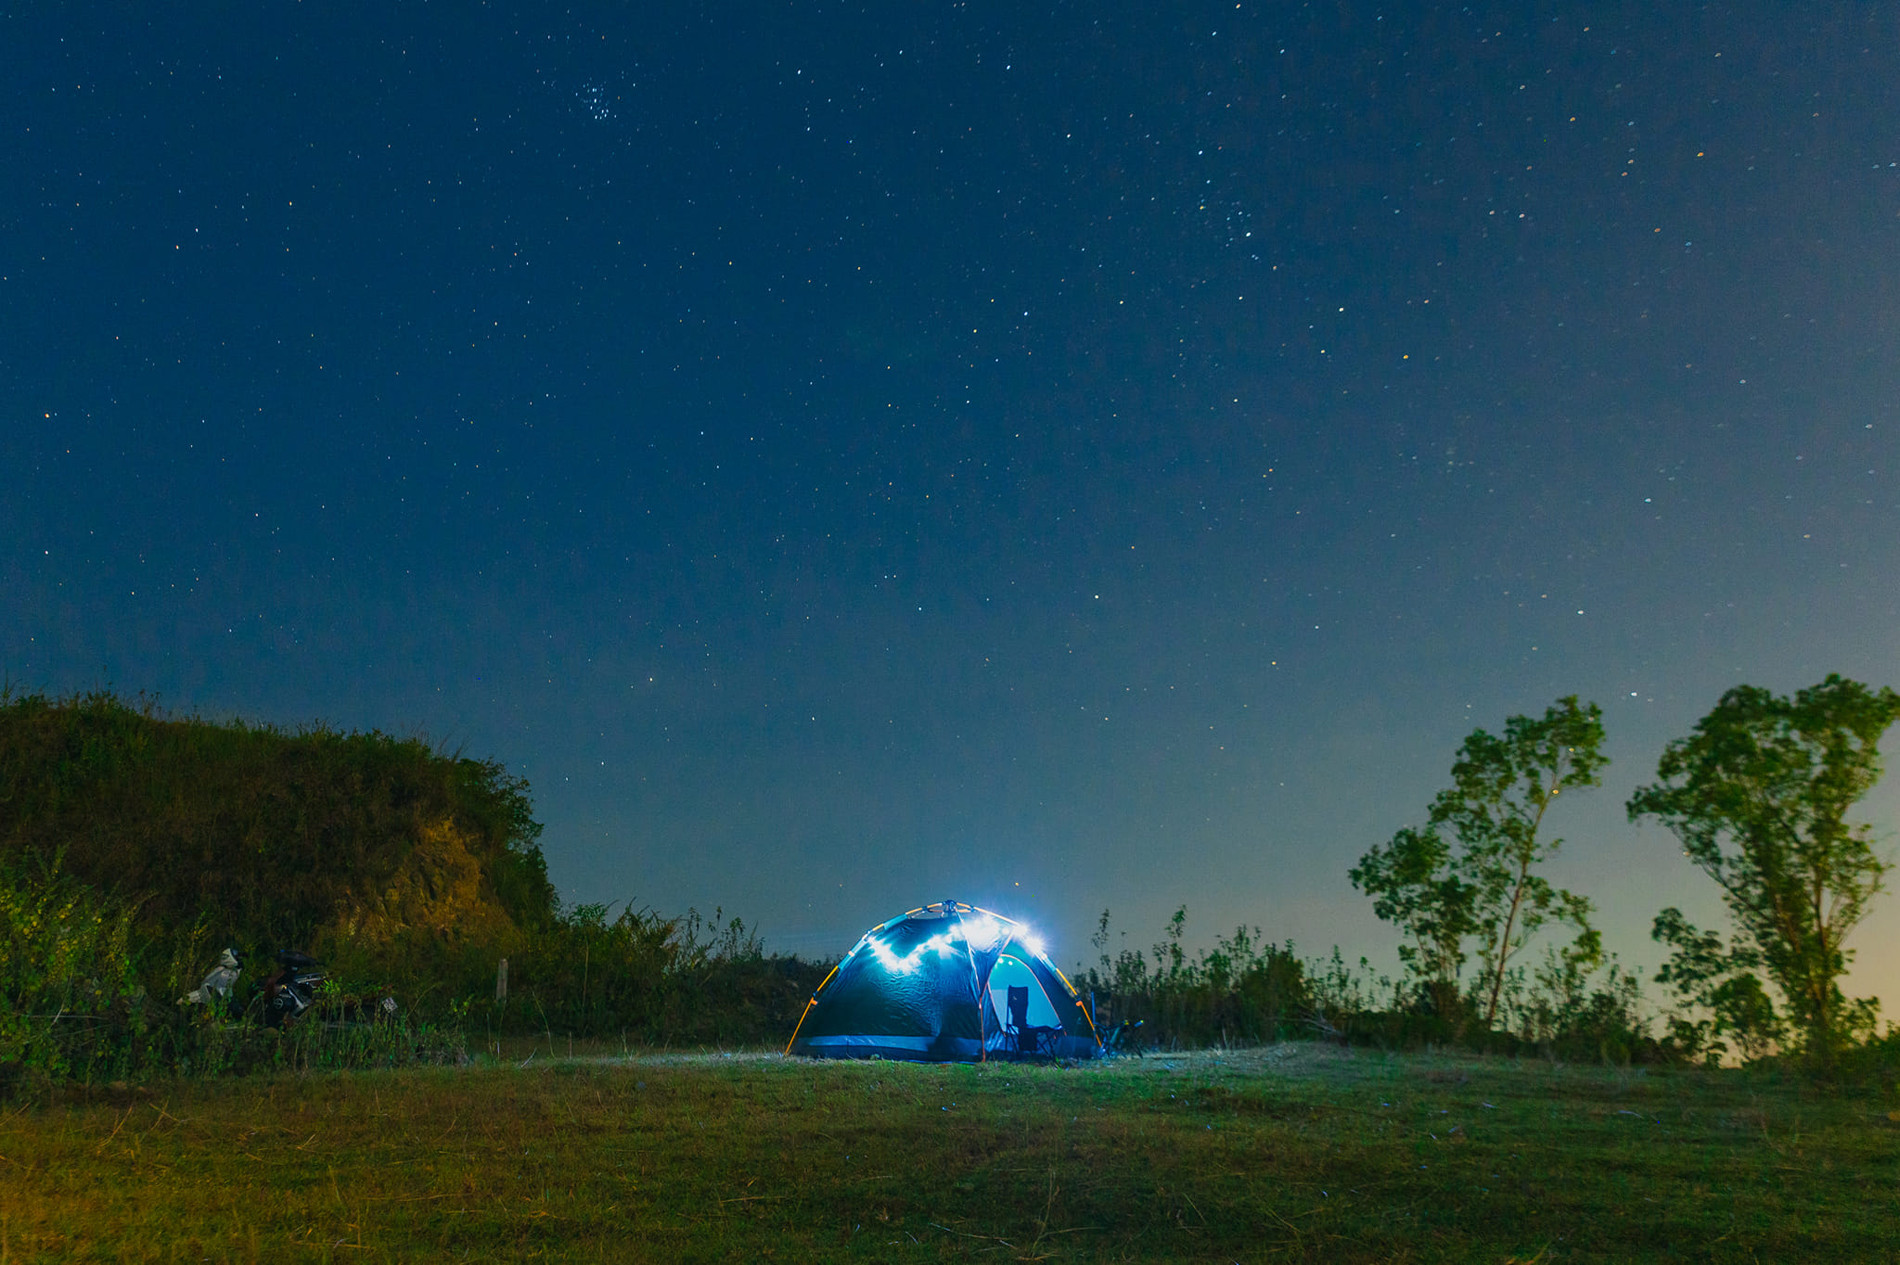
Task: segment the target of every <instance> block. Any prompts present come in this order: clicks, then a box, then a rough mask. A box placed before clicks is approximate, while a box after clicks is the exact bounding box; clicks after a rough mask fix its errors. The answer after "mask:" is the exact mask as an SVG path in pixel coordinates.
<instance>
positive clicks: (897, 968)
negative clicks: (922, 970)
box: [865, 936, 959, 975]
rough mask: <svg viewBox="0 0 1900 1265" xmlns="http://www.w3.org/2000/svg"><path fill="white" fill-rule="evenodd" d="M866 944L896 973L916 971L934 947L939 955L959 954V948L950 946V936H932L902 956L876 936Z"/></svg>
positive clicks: (880, 960) (902, 973)
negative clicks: (893, 951) (892, 950)
mask: <svg viewBox="0 0 1900 1265" xmlns="http://www.w3.org/2000/svg"><path fill="white" fill-rule="evenodd" d="M865 946H866V947H867V948H869V949H870V950H871V952H872V954H873V955H874V956H875V957H876V958H877V960H878V961H879V962H880V963H882V964H883V966H884V969H885V970H887V971H890V972H892V973H893V974H896V975H909V974H910V973H911V972H913V971H915V970H916V969H917V968H918V967H919V966H921V965H922V964H923V960H924V955H925V954H926V953H929V952H930V951H932V950H933V949H934V950H935V951H936V953H937V956H938V957H942V958H954V957H957V956H959V954H958V952H957V950H956V949H954V948H952V947H951V946H950V937H949V936H932V937H930V939H928V940H926V941H924V942H923V943H922V944H920V945H918V946H917V947H916V948H914V949H912V950H911V951H910V952H909V953H906V954H905V955H904V956H903V957H901V958H900V957H898V956H897V955H896V954H895V953H892V952H891V950H890V946H889V945H887V944H885V943H884V942H883V941H882V940H879V939H877V938H876V937H872V938H871V939H869V940H867V941H865Z"/></svg>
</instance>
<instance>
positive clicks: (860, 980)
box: [785, 900, 1102, 1063]
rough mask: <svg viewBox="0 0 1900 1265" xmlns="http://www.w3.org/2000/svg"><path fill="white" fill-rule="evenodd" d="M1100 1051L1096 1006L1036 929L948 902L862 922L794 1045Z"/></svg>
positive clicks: (846, 1054)
mask: <svg viewBox="0 0 1900 1265" xmlns="http://www.w3.org/2000/svg"><path fill="white" fill-rule="evenodd" d="M1101 1049H1102V1042H1101V1038H1100V1037H1099V1036H1097V1034H1096V1031H1095V1022H1094V1020H1093V1019H1092V1018H1091V1017H1090V1015H1089V1012H1088V1008H1087V1007H1086V1006H1084V1005H1083V1004H1082V1000H1081V998H1079V997H1078V996H1076V992H1075V987H1074V986H1073V985H1072V984H1070V983H1069V981H1068V979H1067V978H1066V977H1065V976H1064V975H1063V974H1062V972H1061V971H1059V970H1057V969H1056V966H1055V964H1054V963H1053V962H1051V961H1050V960H1049V958H1048V956H1047V955H1046V954H1045V953H1044V952H1043V947H1042V944H1041V943H1040V942H1039V941H1038V940H1037V939H1036V938H1035V937H1034V936H1032V935H1030V934H1029V930H1028V928H1026V927H1024V926H1023V925H1022V924H1020V923H1018V922H1015V921H1013V920H1012V919H1009V918H1004V917H1002V916H1001V915H999V914H993V913H991V912H989V911H988V910H986V909H978V908H977V907H975V906H974V905H965V904H962V903H960V902H958V901H953V900H946V901H941V902H939V903H937V904H935V905H926V906H924V907H923V908H922V909H913V910H911V911H910V912H909V913H907V914H904V915H901V916H900V917H897V918H893V919H891V920H890V921H889V922H886V923H883V924H881V925H879V926H876V927H873V928H872V929H871V930H869V931H867V932H865V933H864V936H863V938H862V939H860V940H859V941H858V943H857V945H856V946H855V947H854V948H852V950H851V952H849V953H847V954H846V955H845V957H844V960H843V961H842V962H840V963H838V965H837V966H836V967H835V968H833V970H832V972H831V974H830V975H827V976H826V977H825V982H824V983H822V984H820V985H819V986H818V991H817V992H815V993H813V994H812V998H811V1001H810V1002H808V1003H806V1006H805V1013H804V1014H803V1015H802V1016H801V1017H800V1018H799V1021H798V1027H797V1028H796V1029H794V1030H793V1032H792V1039H791V1041H790V1043H789V1044H787V1045H786V1047H785V1052H786V1053H787V1054H805V1055H810V1056H812V1057H814V1058H846V1059H907V1060H911V1061H913V1062H922V1063H977V1062H982V1061H984V1060H986V1059H1017V1058H1067V1059H1085V1058H1094V1057H1095V1056H1096V1055H1098V1054H1100V1053H1101Z"/></svg>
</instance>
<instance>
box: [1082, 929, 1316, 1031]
mask: <svg viewBox="0 0 1900 1265" xmlns="http://www.w3.org/2000/svg"><path fill="white" fill-rule="evenodd" d="M1186 930H1187V910H1186V909H1185V908H1183V909H1179V910H1176V911H1175V914H1174V917H1173V918H1172V919H1170V920H1169V922H1168V925H1167V928H1166V929H1165V930H1164V932H1163V933H1162V938H1161V940H1160V941H1158V942H1157V943H1156V944H1155V945H1154V947H1153V948H1152V949H1151V950H1150V951H1149V953H1148V954H1143V953H1142V952H1141V951H1140V950H1138V949H1130V948H1124V949H1122V950H1121V951H1120V952H1118V953H1116V954H1114V955H1112V956H1111V955H1110V954H1109V952H1108V951H1107V947H1108V943H1109V915H1108V911H1107V910H1103V911H1102V918H1101V922H1100V924H1099V925H1098V928H1097V931H1096V934H1095V937H1094V940H1093V943H1094V945H1095V947H1096V949H1097V950H1098V951H1099V957H1098V958H1097V961H1096V964H1095V965H1094V966H1091V967H1089V968H1088V969H1086V970H1084V971H1083V972H1082V973H1081V974H1080V975H1079V976H1078V977H1077V979H1076V981H1075V983H1076V985H1077V986H1078V987H1079V988H1081V989H1082V990H1083V991H1084V992H1086V993H1087V994H1089V995H1090V996H1091V997H1092V998H1093V1002H1094V1013H1095V1016H1096V1026H1097V1027H1098V1028H1102V1029H1105V1030H1112V1028H1113V1027H1115V1026H1119V1025H1124V1024H1127V1025H1132V1024H1136V1023H1139V1024H1140V1025H1141V1028H1140V1032H1139V1034H1138V1036H1137V1037H1136V1038H1134V1039H1135V1040H1136V1041H1138V1043H1139V1044H1142V1045H1159V1046H1164V1047H1168V1048H1175V1049H1179V1048H1197V1047H1204V1046H1211V1045H1260V1044H1264V1043H1266V1042H1271V1041H1280V1040H1285V1039H1287V1038H1288V1037H1293V1036H1302V1035H1309V1029H1310V1024H1309V1020H1310V1017H1311V1014H1312V1010H1313V994H1312V989H1311V987H1310V985H1309V983H1308V981H1307V978H1306V968H1305V964H1304V963H1302V962H1301V961H1300V959H1299V957H1298V956H1296V955H1295V953H1294V951H1293V945H1292V943H1291V942H1290V941H1289V942H1287V943H1285V944H1274V943H1272V942H1271V941H1269V940H1267V939H1266V938H1265V937H1264V936H1263V935H1262V934H1261V931H1260V929H1259V928H1258V927H1254V928H1248V927H1244V926H1243V927H1237V928H1235V929H1234V933H1233V934H1232V935H1231V936H1224V937H1219V938H1217V939H1216V940H1215V942H1214V945H1213V947H1212V948H1209V949H1204V950H1202V952H1201V953H1200V954H1199V955H1198V956H1191V955H1190V954H1189V953H1188V951H1187V949H1186V947H1185V945H1184V943H1183V937H1184V936H1185V934H1186Z"/></svg>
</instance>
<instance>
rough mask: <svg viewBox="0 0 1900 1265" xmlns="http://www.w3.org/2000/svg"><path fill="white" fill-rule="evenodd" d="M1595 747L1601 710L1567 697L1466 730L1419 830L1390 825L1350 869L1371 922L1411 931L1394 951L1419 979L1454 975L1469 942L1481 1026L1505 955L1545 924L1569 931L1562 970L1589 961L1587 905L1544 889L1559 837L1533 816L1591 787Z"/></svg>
mask: <svg viewBox="0 0 1900 1265" xmlns="http://www.w3.org/2000/svg"><path fill="white" fill-rule="evenodd" d="M1602 745H1603V713H1602V710H1601V709H1600V708H1598V707H1597V705H1596V704H1594V703H1591V704H1588V705H1579V704H1578V702H1577V698H1576V695H1574V694H1573V695H1570V696H1568V697H1566V698H1561V699H1558V700H1557V702H1556V703H1554V704H1553V705H1551V706H1550V707H1548V708H1546V709H1545V711H1544V714H1543V715H1542V716H1541V717H1535V718H1533V717H1530V716H1513V717H1511V718H1510V719H1509V720H1507V721H1505V724H1504V733H1503V734H1502V736H1496V735H1492V734H1490V733H1487V732H1486V731H1484V730H1482V729H1477V730H1473V731H1472V733H1471V735H1470V737H1468V738H1466V739H1465V741H1464V743H1463V745H1461V746H1460V747H1459V748H1458V759H1457V761H1456V762H1455V763H1454V764H1453V765H1452V769H1451V776H1452V785H1451V786H1450V787H1449V788H1448V789H1446V790H1444V791H1441V792H1440V793H1439V795H1438V797H1437V798H1436V799H1435V800H1434V801H1433V802H1432V809H1431V817H1430V823H1429V825H1428V826H1427V828H1426V829H1424V830H1418V829H1416V828H1413V827H1407V828H1406V829H1404V830H1401V831H1399V832H1398V834H1396V835H1394V836H1393V838H1392V842H1391V843H1389V844H1387V845H1385V846H1384V847H1382V848H1373V849H1372V850H1371V851H1369V852H1367V853H1366V855H1365V856H1363V857H1361V858H1360V861H1359V864H1358V865H1357V866H1355V867H1354V868H1353V870H1352V872H1351V875H1350V877H1351V878H1352V881H1353V885H1354V886H1356V887H1358V888H1359V889H1360V890H1361V891H1363V892H1365V893H1366V894H1367V895H1370V896H1372V897H1373V898H1374V901H1375V904H1374V906H1373V909H1374V911H1375V912H1376V913H1378V915H1379V917H1381V918H1383V919H1386V920H1387V921H1391V922H1395V923H1397V924H1398V925H1399V926H1400V927H1402V928H1404V929H1405V930H1406V931H1407V932H1408V933H1409V934H1410V935H1411V937H1412V943H1411V944H1409V945H1407V946H1406V947H1405V948H1404V949H1402V950H1401V951H1400V952H1401V956H1402V957H1403V958H1404V959H1405V961H1406V963H1407V965H1408V967H1410V968H1411V969H1413V970H1414V972H1415V973H1418V974H1420V975H1422V976H1423V977H1424V978H1425V980H1426V981H1427V984H1428V986H1435V987H1438V988H1442V986H1443V982H1444V981H1445V980H1446V979H1447V978H1449V979H1452V980H1456V978H1457V975H1458V972H1459V971H1460V970H1462V968H1463V964H1464V961H1465V949H1464V942H1465V940H1466V939H1467V938H1468V937H1475V938H1476V941H1477V954H1478V960H1479V965H1480V978H1479V980H1478V982H1477V985H1476V991H1475V997H1476V999H1477V1001H1478V1004H1480V1005H1481V1006H1482V1008H1483V1018H1484V1023H1485V1026H1487V1027H1489V1026H1491V1025H1493V1024H1494V1023H1495V1022H1496V1020H1497V1013H1498V1007H1499V1003H1500V1001H1501V999H1502V997H1503V993H1504V983H1505V979H1506V973H1507V971H1508V969H1509V966H1510V963H1511V960H1512V959H1513V958H1514V957H1516V956H1517V954H1518V953H1519V952H1520V951H1521V950H1522V949H1523V948H1524V946H1525V945H1527V944H1528V943H1530V941H1531V940H1532V939H1533V938H1534V937H1535V936H1536V935H1537V933H1538V931H1539V930H1541V929H1542V928H1543V927H1544V926H1545V924H1547V923H1548V922H1550V921H1551V920H1552V919H1556V920H1558V921H1561V922H1566V923H1569V924H1570V925H1572V926H1574V927H1576V928H1577V931H1578V933H1579V934H1578V937H1577V941H1576V943H1575V945H1574V946H1572V947H1571V948H1570V949H1568V950H1566V960H1567V961H1568V962H1569V963H1570V965H1571V969H1572V970H1573V972H1574V971H1576V970H1583V969H1587V968H1589V967H1592V966H1594V965H1595V963H1596V959H1597V957H1599V956H1600V949H1599V948H1598V945H1599V941H1598V939H1597V937H1596V935H1595V933H1594V932H1593V931H1592V929H1591V927H1590V913H1591V905H1590V902H1589V901H1588V900H1587V899H1585V898H1584V897H1582V896H1578V895H1575V894H1574V893H1571V892H1567V891H1564V890H1563V889H1561V888H1558V887H1554V886H1552V885H1551V883H1550V881H1549V880H1548V879H1546V878H1544V876H1543V875H1541V874H1539V873H1537V867H1538V866H1539V865H1541V864H1542V863H1543V862H1545V861H1547V860H1549V859H1550V857H1552V856H1553V855H1555V853H1556V852H1557V849H1558V847H1559V846H1560V845H1561V844H1562V842H1563V841H1562V840H1561V839H1555V838H1547V837H1545V836H1543V834H1542V828H1543V824H1544V815H1545V814H1546V813H1547V812H1548V811H1549V810H1550V805H1551V803H1552V801H1554V800H1555V799H1556V797H1557V796H1558V795H1559V794H1560V793H1562V792H1563V791H1566V790H1575V789H1580V788H1583V787H1589V786H1596V785H1597V784H1598V783H1599V780H1600V779H1599V776H1598V773H1599V770H1601V769H1602V767H1603V766H1604V765H1605V764H1607V763H1609V759H1608V757H1607V756H1605V755H1603V754H1602V751H1601V747H1602ZM1447 830H1448V831H1449V832H1450V833H1451V835H1452V836H1453V837H1454V838H1455V839H1456V840H1457V844H1458V848H1457V851H1456V853H1455V854H1454V852H1453V850H1452V848H1451V846H1450V844H1449V843H1447V842H1446V841H1445V838H1444V835H1443V833H1442V832H1444V831H1447Z"/></svg>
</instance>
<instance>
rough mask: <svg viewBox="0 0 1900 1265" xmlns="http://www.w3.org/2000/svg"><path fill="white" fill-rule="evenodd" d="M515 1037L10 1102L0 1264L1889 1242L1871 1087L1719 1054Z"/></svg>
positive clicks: (1295, 1252) (1890, 1216) (0, 1152)
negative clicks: (523, 1045)
mask: <svg viewBox="0 0 1900 1265" xmlns="http://www.w3.org/2000/svg"><path fill="white" fill-rule="evenodd" d="M502 1053H503V1054H504V1055H506V1056H508V1057H507V1058H506V1061H503V1062H500V1063H498V1064H496V1063H492V1062H491V1064H490V1065H489V1066H478V1067H475V1068H466V1069H442V1070H434V1071H424V1072H414V1071H411V1072H401V1073H387V1074H367V1073H364V1074H354V1075H342V1076H312V1077H303V1078H284V1079H277V1080H270V1081H253V1082H236V1083H222V1084H200V1085H179V1086H177V1087H174V1088H169V1089H164V1090H160V1091H158V1092H157V1093H155V1094H150V1095H144V1094H133V1093H130V1092H128V1093H122V1094H120V1095H119V1096H118V1098H117V1101H111V1100H106V1101H98V1102H93V1103H88V1104H83V1105H64V1106H50V1107H49V1106H40V1107H32V1108H21V1107H15V1108H13V1109H12V1110H11V1112H10V1114H7V1115H6V1116H5V1118H4V1119H3V1120H0V1262H5V1263H6V1265H12V1262H16V1261H53V1260H59V1261H67V1260H101V1259H106V1260H125V1261H143V1260H163V1261H170V1260H181V1261H198V1260H204V1259H209V1260H214V1261H227V1260H243V1261H249V1260H262V1261H297V1260H312V1261H317V1260H351V1261H374V1260H382V1259H421V1258H427V1259H438V1258H440V1259H454V1260H463V1259H466V1260H482V1261H493V1260H523V1259H550V1260H574V1261H597V1260H598V1261H626V1260H651V1261H714V1260H719V1261H724V1260H759V1259H778V1260H826V1261H829V1260H849V1261H857V1260H864V1261H873V1260H890V1261H939V1260H962V1259H966V1258H967V1259H991V1260H1012V1259H1013V1260H1075V1261H1096V1260H1183V1261H1189V1260H1191V1261H1260V1260H1326V1261H1335V1260H1337V1261H1353V1260H1379V1261H1443V1260H1458V1261H1463V1260H1483V1261H1512V1260H1515V1261H1521V1262H1527V1261H1533V1260H1536V1261H1581V1260H1605V1261H1631V1260H1735V1261H1754V1260H1760V1261H1775V1260H1780V1261H1794V1260H1801V1261H1806V1260H1829V1261H1849V1260H1885V1259H1891V1258H1892V1257H1893V1255H1894V1253H1895V1252H1896V1250H1900V1203H1897V1201H1896V1199H1895V1193H1896V1191H1895V1183H1896V1179H1897V1178H1900V1124H1896V1123H1895V1122H1894V1121H1893V1120H1892V1119H1891V1118H1890V1117H1889V1116H1888V1114H1887V1108H1888V1107H1889V1106H1890V1105H1891V1104H1886V1103H1877V1102H1875V1101H1873V1100H1871V1099H1866V1098H1851V1097H1824V1096H1820V1095H1817V1094H1814V1093H1813V1092H1811V1091H1808V1090H1805V1089H1803V1088H1801V1087H1800V1086H1798V1085H1796V1084H1793V1083H1789V1082H1777V1081H1773V1080H1768V1079H1763V1078H1759V1077H1757V1078H1749V1077H1745V1076H1743V1075H1741V1074H1739V1073H1723V1074H1716V1075H1709V1074H1704V1073H1694V1072H1668V1073H1659V1072H1650V1073H1647V1074H1645V1073H1644V1072H1641V1071H1637V1072H1628V1071H1614V1070H1608V1069H1602V1068H1556V1067H1551V1066H1548V1065H1545V1064H1539V1063H1531V1062H1525V1063H1514V1062H1507V1061H1499V1060H1483V1059H1475V1058H1465V1057H1449V1056H1438V1057H1433V1056H1407V1057H1401V1056H1381V1055H1378V1054H1368V1053H1366V1052H1364V1051H1355V1052H1352V1053H1351V1054H1346V1053H1343V1052H1340V1051H1337V1050H1334V1049H1331V1048H1328V1047H1318V1046H1281V1047H1275V1048H1273V1049H1270V1050H1257V1051H1245V1052H1230V1053H1224V1054H1197V1055H1191V1056H1179V1057H1150V1058H1147V1059H1145V1060H1126V1061H1121V1062H1117V1063H1113V1064H1107V1065H1098V1066H1092V1067H1083V1068H1074V1069H1061V1068H1043V1067H1026V1066H1014V1067H1012V1066H1005V1065H991V1066H987V1067H924V1066H916V1065H908V1064H891V1063H855V1064H838V1063H810V1062H804V1061H796V1060H789V1061H788V1060H782V1059H780V1058H778V1057H776V1056H765V1055H740V1056H717V1055H715V1056H705V1055H673V1056H646V1057H640V1058H635V1059H623V1058H621V1057H619V1056H618V1055H613V1056H597V1057H595V1058H592V1059H582V1058H573V1059H570V1058H567V1057H565V1056H566V1050H565V1049H564V1048H560V1049H557V1050H556V1051H555V1053H557V1054H560V1055H561V1056H563V1057H561V1058H559V1059H555V1060H552V1061H550V1057H549V1054H550V1052H549V1050H548V1048H547V1045H546V1043H545V1042H544V1043H543V1045H542V1047H541V1051H540V1053H539V1054H538V1055H537V1056H536V1057H535V1059H534V1060H533V1061H531V1062H530V1063H529V1064H528V1066H527V1067H525V1068H523V1067H520V1066H518V1065H517V1059H516V1057H515V1056H516V1055H519V1054H520V1053H521V1051H516V1050H507V1049H504V1050H503V1051H502ZM492 1054H493V1051H492V1049H491V1055H490V1057H491V1059H492Z"/></svg>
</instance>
